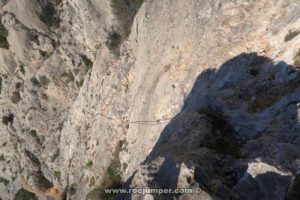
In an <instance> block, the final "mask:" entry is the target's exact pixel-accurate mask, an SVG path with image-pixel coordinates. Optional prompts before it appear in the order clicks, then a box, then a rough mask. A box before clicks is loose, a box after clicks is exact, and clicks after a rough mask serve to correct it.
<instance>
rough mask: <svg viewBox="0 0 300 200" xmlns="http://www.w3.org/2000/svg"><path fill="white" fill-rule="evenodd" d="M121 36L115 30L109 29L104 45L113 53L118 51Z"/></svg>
mask: <svg viewBox="0 0 300 200" xmlns="http://www.w3.org/2000/svg"><path fill="white" fill-rule="evenodd" d="M121 42H122V38H121V35H120V34H119V33H118V32H116V31H111V32H109V33H108V36H107V40H106V46H107V47H108V49H109V50H110V51H112V52H114V53H118V50H119V47H120V45H121Z"/></svg>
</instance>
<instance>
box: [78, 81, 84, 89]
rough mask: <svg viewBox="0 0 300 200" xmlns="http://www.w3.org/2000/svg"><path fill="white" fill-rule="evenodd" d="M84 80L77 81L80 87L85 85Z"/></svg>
mask: <svg viewBox="0 0 300 200" xmlns="http://www.w3.org/2000/svg"><path fill="white" fill-rule="evenodd" d="M83 82H84V80H80V81H76V86H77V88H80V87H81V86H82V85H83Z"/></svg>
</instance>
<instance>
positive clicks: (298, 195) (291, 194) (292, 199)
mask: <svg viewBox="0 0 300 200" xmlns="http://www.w3.org/2000/svg"><path fill="white" fill-rule="evenodd" d="M297 199H300V176H299V175H298V176H296V177H294V179H293V182H292V184H291V185H290V186H289V188H288V190H287V193H286V197H285V200H297Z"/></svg>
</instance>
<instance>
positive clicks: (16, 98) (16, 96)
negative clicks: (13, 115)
mask: <svg viewBox="0 0 300 200" xmlns="http://www.w3.org/2000/svg"><path fill="white" fill-rule="evenodd" d="M21 99H22V98H21V95H20V92H19V91H14V92H13V94H12V96H11V101H12V102H13V103H14V104H17V103H19V102H20V101H21Z"/></svg>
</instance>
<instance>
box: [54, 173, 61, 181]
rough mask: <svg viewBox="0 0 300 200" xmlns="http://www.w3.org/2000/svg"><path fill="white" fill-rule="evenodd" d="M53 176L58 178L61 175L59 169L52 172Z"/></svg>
mask: <svg viewBox="0 0 300 200" xmlns="http://www.w3.org/2000/svg"><path fill="white" fill-rule="evenodd" d="M53 176H54V177H55V178H57V179H60V176H61V173H60V171H55V172H54V173H53Z"/></svg>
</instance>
